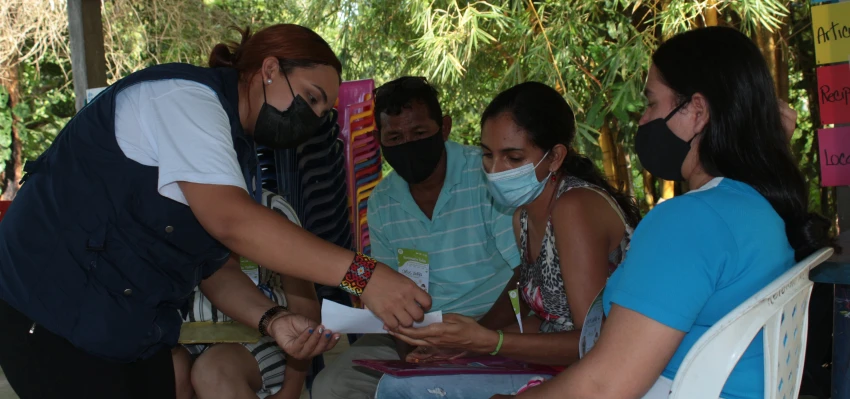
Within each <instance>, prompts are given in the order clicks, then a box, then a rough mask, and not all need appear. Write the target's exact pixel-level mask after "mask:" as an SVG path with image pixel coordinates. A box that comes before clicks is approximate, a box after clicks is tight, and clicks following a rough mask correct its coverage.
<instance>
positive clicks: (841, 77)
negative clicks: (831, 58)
mask: <svg viewBox="0 0 850 399" xmlns="http://www.w3.org/2000/svg"><path fill="white" fill-rule="evenodd" d="M818 104H819V105H820V120H821V123H823V124H824V125H831V124H841V123H850V64H838V65H830V66H823V67H818Z"/></svg>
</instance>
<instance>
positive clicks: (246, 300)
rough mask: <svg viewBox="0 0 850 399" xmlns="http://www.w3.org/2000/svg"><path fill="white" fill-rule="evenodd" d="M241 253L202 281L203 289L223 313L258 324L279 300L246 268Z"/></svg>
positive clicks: (238, 319)
mask: <svg viewBox="0 0 850 399" xmlns="http://www.w3.org/2000/svg"><path fill="white" fill-rule="evenodd" d="M237 259H238V255H234V256H232V257H231V258H230V260H228V261H227V263H226V264H225V265H224V266H222V268H221V269H219V270H218V271H216V272H215V273H213V275H212V276H210V277H209V278H207V279H206V280H204V281H202V282H201V285H200V288H201V292H203V293H204V295H205V296H206V297H207V298H209V300H210V302H211V303H212V304H213V305H214V306H215V307H216V308H218V309H219V310H221V312H222V313H224V314H226V315H228V316H230V317H231V318H232V319H233V320H236V321H238V322H240V323H242V324H245V325H247V326H249V327H257V326H258V325H259V323H260V318H261V317H262V316H263V314H264V313H265V312H266V311H267V310H269V309H271V308H272V307H274V306H275V305H276V304H275V303H274V302H272V300H271V299H269V298H268V297H267V296H265V295H263V293H262V292H260V290H258V289H257V286H256V285H254V282H253V281H251V279H250V278H249V277H248V276H247V275H246V274H245V273H243V272H242V269H241V267H240V266H239V261H238V260H237Z"/></svg>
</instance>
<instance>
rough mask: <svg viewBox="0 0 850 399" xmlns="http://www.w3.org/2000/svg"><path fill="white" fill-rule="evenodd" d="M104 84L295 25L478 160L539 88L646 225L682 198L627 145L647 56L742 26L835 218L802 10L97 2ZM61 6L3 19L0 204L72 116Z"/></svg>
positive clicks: (736, 4) (616, 4) (705, 3)
mask: <svg viewBox="0 0 850 399" xmlns="http://www.w3.org/2000/svg"><path fill="white" fill-rule="evenodd" d="M103 21H104V35H105V46H106V52H107V54H106V61H107V64H108V69H109V79H110V82H112V81H114V80H116V79H118V78H120V77H122V76H124V75H126V74H127V73H129V72H131V71H135V70H138V69H140V68H144V67H146V66H149V65H154V64H157V63H163V62H173V61H181V62H190V63H194V64H204V63H205V62H206V58H207V54H209V51H210V49H211V48H212V46H213V45H214V44H216V43H217V42H220V41H225V40H235V39H236V38H237V35H236V34H235V33H234V32H233V31H232V30H230V29H229V27H230V26H233V25H238V26H242V27H244V26H247V25H251V26H253V27H261V26H264V25H269V24H274V23H281V22H291V23H299V24H302V25H305V26H309V27H311V28H313V29H315V30H316V31H318V32H319V33H320V34H322V35H323V36H324V37H325V38H326V39H327V40H328V41H329V42H330V43H331V45H332V47H333V48H334V49H335V50H336V51H337V53H338V54H339V56H340V58H341V59H342V62H343V65H344V73H343V78H344V79H345V80H355V79H362V78H374V79H375V80H376V82H377V83H378V84H381V83H383V82H385V81H387V80H390V79H392V78H394V77H398V76H401V75H422V76H426V77H428V78H429V79H430V81H431V82H433V83H435V84H436V86H437V87H438V88H439V89H440V93H441V98H442V104H443V106H444V109H445V112H447V113H448V114H450V115H451V116H452V117H453V118H454V121H455V124H454V126H455V127H454V129H453V133H452V134H453V138H454V139H456V140H458V141H461V142H464V143H469V144H474V143H476V141H477V137H478V117H479V115H480V112H481V111H482V110H483V109H484V107H485V106H486V104H487V102H488V101H489V100H490V99H491V98H492V97H493V96H494V95H495V94H496V93H498V92H499V91H500V90H502V89H504V88H507V87H509V86H511V85H513V84H515V83H518V82H522V81H527V80H538V81H542V82H545V83H548V84H550V85H552V86H553V87H555V88H557V89H558V91H559V92H561V93H562V94H563V95H564V96H565V97H566V98H567V100H568V101H569V103H570V104H571V105H572V107H573V108H574V109H575V110H576V114H577V120H578V126H579V135H578V139H577V147H578V150H579V151H582V152H584V153H586V154H587V155H589V156H590V157H592V158H593V159H596V160H598V164H599V166H600V167H602V168H603V169H604V171H605V173H606V175H607V176H608V177H609V179H611V181H612V182H614V183H615V184H616V185H619V186H620V187H623V188H625V189H627V190H630V191H631V192H632V193H633V194H634V195H635V196H636V197H637V199H638V202H639V204H640V205H641V207H642V209H643V210H645V211H646V210H648V209H650V208H651V207H652V206H653V205H655V204H656V203H657V202H658V200H659V199H660V198H669V197H671V196H673V195H676V194H680V193H682V192H685V191H686V190H687V187H686V186H685V185H683V184H674V183H672V182H667V181H660V180H658V179H655V178H653V177H652V176H651V175H649V174H648V173H646V172H645V171H644V170H643V169H642V167H641V165H640V164H639V162H638V159H637V157H636V156H635V155H634V147H633V135H634V132H635V131H636V129H637V120H638V119H639V115H640V113H641V111H642V107H643V103H642V100H641V98H640V93H641V91H642V90H643V83H644V80H645V77H646V73H647V69H648V66H649V56H650V54H651V53H652V51H653V49H654V48H655V47H656V46H657V45H658V44H659V42H660V41H662V40H663V39H664V38H665V37H669V36H670V35H673V34H675V33H677V32H681V31H684V30H687V29H691V28H693V27H698V26H711V25H725V26H734V27H737V28H739V29H741V30H742V31H744V32H746V33H747V34H749V35H750V36H751V37H752V38H753V39H754V40H755V41H756V42H757V43H758V44H759V47H760V48H761V49H762V51H763V53H764V55H765V57H766V58H767V60H768V63H769V64H770V65H771V69H772V71H773V74H774V77H775V81H776V86H777V89H778V93H779V95H780V97H782V99H784V100H786V101H788V102H789V103H791V104H792V105H793V106H794V107H795V108H796V109H797V111H798V112H799V114H800V119H799V120H798V128H797V131H796V133H795V135H794V139H793V142H792V145H793V149H794V153H795V154H796V156H797V158H798V160H799V162H800V166H801V168H802V169H803V171H804V173H805V174H806V177H807V179H808V181H809V182H810V190H811V204H810V205H811V207H812V209H814V210H816V211H819V212H821V213H823V214H825V215H827V216H829V217H831V218H835V193H834V190H833V189H829V188H826V189H825V188H821V187H820V179H819V176H818V158H817V152H818V151H817V139H816V137H817V135H816V134H815V132H816V128H817V127H818V126H819V125H820V121H819V120H818V117H817V109H816V107H817V101H816V100H817V97H816V78H815V73H814V66H815V65H814V54H813V51H814V46H813V44H812V31H811V18H810V9H809V2H808V1H807V0H800V1H793V2H792V1H784V0H736V1H721V0H651V1H650V0H647V1H644V0H638V1H624V0H602V1H595V0H570V1H562V0H552V1H532V0H503V1H498V0H492V1H489V2H487V1H459V0H434V1H425V0H359V1H352V0H203V1H202V0H104V2H103ZM68 51H69V48H68V32H67V14H66V4H65V1H64V0H4V1H3V2H2V4H0V83H2V88H0V193H2V197H3V198H4V199H7V198H11V197H13V196H14V193H15V191H16V188H17V185H16V182H17V179H19V178H20V174H21V165H22V162H23V161H24V160H26V159H33V158H35V157H36V156H37V155H38V154H39V153H40V152H41V151H43V150H44V149H45V148H46V147H47V146H48V145H49V144H50V143H51V140H52V139H53V138H54V137H55V135H56V133H57V132H58V131H59V130H60V129H61V127H62V126H63V125H64V123H65V122H66V121H67V120H68V118H70V117H71V116H72V115H73V114H74V98H73V96H74V93H73V89H72V87H71V77H70V70H71V68H70V58H69V54H68Z"/></svg>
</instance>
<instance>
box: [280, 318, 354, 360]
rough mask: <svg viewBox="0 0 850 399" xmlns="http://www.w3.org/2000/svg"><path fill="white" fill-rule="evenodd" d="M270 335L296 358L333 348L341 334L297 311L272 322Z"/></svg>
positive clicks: (312, 355) (306, 357) (318, 353)
mask: <svg viewBox="0 0 850 399" xmlns="http://www.w3.org/2000/svg"><path fill="white" fill-rule="evenodd" d="M269 335H271V336H272V338H274V339H275V341H277V344H278V346H280V348H281V349H283V351H284V352H286V354H287V355H289V356H292V357H293V358H295V359H299V360H303V359H310V358H313V357H315V356H317V355H320V354H322V353H324V352H327V351H329V350H331V349H333V347H334V346H336V343H337V342H339V337H340V335H339V334H334V333H333V332H332V331H331V330H325V329H324V327H323V326H320V325H318V323H316V322H314V321H312V320H310V319H308V318H306V317H304V316H301V315H297V314H295V313H286V314H284V315H281V316H278V317H276V318H274V319H272V321H271V322H270V325H269Z"/></svg>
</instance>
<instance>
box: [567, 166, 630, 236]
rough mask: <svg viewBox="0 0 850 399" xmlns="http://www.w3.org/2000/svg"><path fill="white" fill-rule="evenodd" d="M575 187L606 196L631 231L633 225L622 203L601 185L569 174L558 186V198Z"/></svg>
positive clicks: (628, 230)
mask: <svg viewBox="0 0 850 399" xmlns="http://www.w3.org/2000/svg"><path fill="white" fill-rule="evenodd" d="M574 188H583V189H587V190H590V191H593V192H595V193H597V194H599V195H601V196H602V198H605V201H607V202H608V205H611V208H613V209H614V212H616V213H617V216H619V217H620V221H622V222H623V226H625V227H626V231H627V232H629V233H630V232H631V230H632V226H629V223H628V222H626V216H625V214H624V213H623V210H622V209H621V208H620V204H618V203H617V202H616V201H614V198H613V197H611V194H609V193H608V192H607V191H605V190H603V189H602V188H600V187H599V186H596V185H593V184H590V183H588V182H586V181H584V180H582V179H579V178H577V177H573V176H568V177H567V178H566V179H564V180H562V181H561V185H560V187H558V198H560V197H561V195H564V193H566V192H567V191H570V190H572V189H574Z"/></svg>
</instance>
